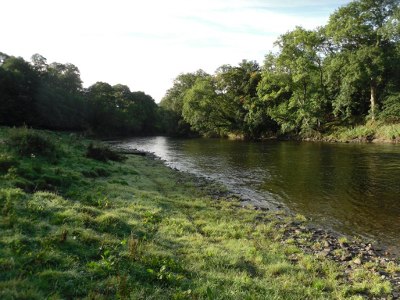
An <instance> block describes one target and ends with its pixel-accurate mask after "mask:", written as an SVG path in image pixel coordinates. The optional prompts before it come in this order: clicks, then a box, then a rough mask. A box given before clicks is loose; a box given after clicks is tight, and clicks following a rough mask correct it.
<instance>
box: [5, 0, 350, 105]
mask: <svg viewBox="0 0 400 300" xmlns="http://www.w3.org/2000/svg"><path fill="white" fill-rule="evenodd" d="M349 2H350V1H348V0H302V1H299V0H291V1H290V0H193V1H191V0H141V1H138V0H108V1H103V0H93V1H92V0H3V1H1V4H0V52H4V53H7V54H9V55H14V56H22V57H23V58H25V59H26V60H30V57H31V56H32V55H33V54H35V53H39V54H41V55H43V56H44V57H46V58H47V61H48V62H49V63H50V62H54V61H56V62H60V63H67V62H69V63H73V64H74V65H76V66H77V67H78V68H79V69H80V71H81V78H82V80H83V82H84V86H85V87H87V86H89V85H91V84H93V83H95V82H96V81H105V82H108V83H110V84H112V85H114V84H117V83H121V84H126V85H128V86H129V87H130V89H131V90H132V91H138V90H140V91H144V92H145V93H147V94H149V95H151V96H152V97H153V98H154V99H155V100H156V101H157V102H159V101H160V100H161V98H162V97H163V96H164V94H165V92H166V90H167V89H168V88H170V87H171V86H172V83H173V79H174V78H175V77H176V76H177V75H178V74H180V73H183V72H194V71H196V70H198V69H200V68H201V69H203V70H205V71H207V72H209V73H213V72H214V71H215V70H216V69H217V68H218V67H219V66H221V65H223V64H231V65H236V64H237V63H239V62H240V61H241V60H242V59H248V60H257V61H258V62H259V63H260V64H262V62H263V58H264V55H265V54H266V53H267V52H268V51H270V50H273V42H274V41H275V40H276V38H277V37H278V36H279V35H280V34H283V33H285V32H287V31H289V30H292V29H293V28H294V27H295V26H296V25H300V26H303V27H305V28H307V29H314V28H316V27H317V26H321V25H324V24H325V23H326V21H327V20H328V17H329V15H330V14H331V13H332V12H333V11H334V10H335V9H337V8H338V7H340V6H342V5H344V4H346V3H349Z"/></svg>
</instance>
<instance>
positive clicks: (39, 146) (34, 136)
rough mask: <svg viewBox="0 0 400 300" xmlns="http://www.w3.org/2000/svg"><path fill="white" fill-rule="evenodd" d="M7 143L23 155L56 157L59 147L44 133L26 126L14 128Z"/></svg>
mask: <svg viewBox="0 0 400 300" xmlns="http://www.w3.org/2000/svg"><path fill="white" fill-rule="evenodd" d="M6 144H7V145H8V146H9V147H10V148H11V149H12V150H13V151H15V152H16V153H18V154H19V155H21V156H43V157H46V158H50V159H56V158H57V155H58V149H57V147H56V144H55V143H54V141H52V140H51V139H50V137H48V136H47V135H45V134H44V133H40V132H37V131H34V130H32V129H28V128H26V127H22V128H16V129H12V130H11V132H10V136H9V138H8V139H7V140H6Z"/></svg>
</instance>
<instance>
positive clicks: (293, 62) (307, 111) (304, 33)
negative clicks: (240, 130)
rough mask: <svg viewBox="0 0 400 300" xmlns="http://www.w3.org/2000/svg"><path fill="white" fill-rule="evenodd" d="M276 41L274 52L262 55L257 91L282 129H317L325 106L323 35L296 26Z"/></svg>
mask: <svg viewBox="0 0 400 300" xmlns="http://www.w3.org/2000/svg"><path fill="white" fill-rule="evenodd" d="M276 45H277V46H278V47H279V52H278V54H277V55H273V54H269V55H267V56H266V59H265V62H264V68H263V73H262V80H261V82H260V85H259V87H258V94H259V96H260V98H261V99H262V100H263V101H265V102H266V103H267V107H268V108H267V112H268V114H269V115H270V116H271V118H272V119H273V120H275V121H276V122H277V123H278V124H279V125H280V126H281V131H282V132H290V131H299V130H302V131H308V130H310V129H317V128H318V127H319V126H320V124H321V122H322V120H323V117H324V113H325V110H326V98H325V85H324V80H323V52H322V45H323V37H322V35H321V34H320V32H319V31H310V30H305V29H303V28H301V27H297V28H296V29H295V30H293V31H290V32H288V33H286V34H283V35H281V36H280V38H279V39H278V41H277V42H276Z"/></svg>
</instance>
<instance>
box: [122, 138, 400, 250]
mask: <svg viewBox="0 0 400 300" xmlns="http://www.w3.org/2000/svg"><path fill="white" fill-rule="evenodd" d="M123 146H124V147H126V148H132V149H133V148H136V149H139V150H145V151H150V152H153V153H155V154H156V155H157V156H159V157H161V158H162V159H164V160H165V161H166V163H167V165H169V166H171V167H173V168H177V169H179V170H182V171H187V172H190V173H194V174H196V175H201V176H204V177H207V178H210V179H214V180H217V181H220V182H222V183H223V184H225V185H226V186H227V187H228V188H229V189H230V190H231V191H233V192H235V193H238V194H240V195H241V196H242V197H243V198H244V199H247V200H248V201H251V202H253V203H255V204H257V205H260V206H265V207H276V206H282V207H284V208H287V209H289V210H291V211H292V212H294V213H300V214H303V215H305V216H306V217H308V218H309V219H311V221H312V222H313V223H315V224H317V225H319V226H322V227H326V228H330V229H333V230H335V231H337V232H339V233H343V234H349V235H358V236H362V237H363V238H367V239H371V240H373V241H376V242H378V243H380V244H382V245H384V246H386V247H388V248H389V250H390V251H392V252H394V253H400V146H399V145H381V144H380V145H377V144H331V143H314V142H312V143H311V142H282V141H265V142H244V141H232V140H225V139H187V140H180V139H171V138H166V137H149V138H135V139H130V140H125V141H123Z"/></svg>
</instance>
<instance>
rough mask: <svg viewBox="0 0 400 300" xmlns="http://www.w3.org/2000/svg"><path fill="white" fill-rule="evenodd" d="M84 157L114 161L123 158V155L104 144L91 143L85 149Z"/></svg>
mask: <svg viewBox="0 0 400 300" xmlns="http://www.w3.org/2000/svg"><path fill="white" fill-rule="evenodd" d="M86 157H88V158H92V159H95V160H98V161H104V162H106V161H108V160H114V161H122V160H123V156H121V155H120V154H118V153H117V152H115V151H113V150H111V149H110V148H109V147H107V146H104V145H93V143H90V144H89V146H88V148H87V151H86Z"/></svg>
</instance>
